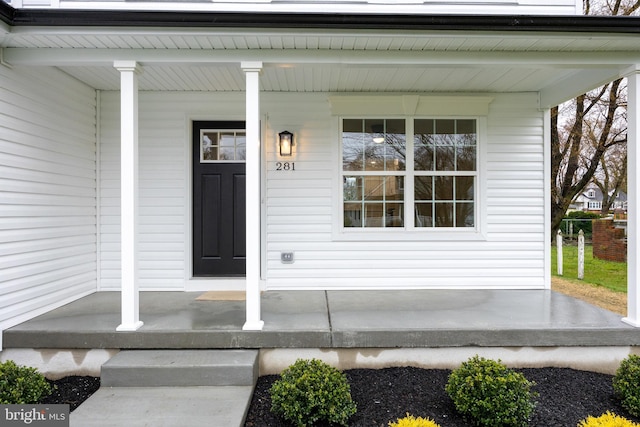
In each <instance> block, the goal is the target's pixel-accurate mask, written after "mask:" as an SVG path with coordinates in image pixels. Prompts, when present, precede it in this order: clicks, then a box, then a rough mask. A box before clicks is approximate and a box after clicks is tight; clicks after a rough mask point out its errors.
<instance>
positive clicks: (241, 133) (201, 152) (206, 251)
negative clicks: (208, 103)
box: [192, 121, 246, 277]
mask: <svg viewBox="0 0 640 427" xmlns="http://www.w3.org/2000/svg"><path fill="white" fill-rule="evenodd" d="M245 159H246V133H245V122H244V121H194V122H193V168H192V170H193V181H192V182H193V276H194V277H229V276H244V275H245V271H246V266H245V259H246V227H245V222H246V202H245V200H246V185H245Z"/></svg>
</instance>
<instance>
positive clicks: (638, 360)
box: [613, 354, 640, 417]
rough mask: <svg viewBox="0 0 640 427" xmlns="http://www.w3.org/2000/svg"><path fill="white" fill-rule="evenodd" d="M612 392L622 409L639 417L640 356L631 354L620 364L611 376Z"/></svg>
mask: <svg viewBox="0 0 640 427" xmlns="http://www.w3.org/2000/svg"><path fill="white" fill-rule="evenodd" d="M613 391H614V393H615V395H616V397H618V398H619V399H620V402H621V404H622V407H623V408H624V409H626V410H627V411H629V413H630V414H631V415H634V416H636V417H637V416H640V356H636V355H635V354H632V355H630V356H628V357H627V358H625V359H624V360H623V361H622V362H621V363H620V366H619V367H618V370H617V371H616V373H615V375H614V376H613Z"/></svg>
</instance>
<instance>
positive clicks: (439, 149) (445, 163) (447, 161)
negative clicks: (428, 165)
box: [436, 145, 456, 171]
mask: <svg viewBox="0 0 640 427" xmlns="http://www.w3.org/2000/svg"><path fill="white" fill-rule="evenodd" d="M455 159H456V149H455V147H454V146H447V145H445V146H442V145H439V146H436V170H439V171H452V170H455V169H454V167H455Z"/></svg>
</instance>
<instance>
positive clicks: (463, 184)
mask: <svg viewBox="0 0 640 427" xmlns="http://www.w3.org/2000/svg"><path fill="white" fill-rule="evenodd" d="M474 181H475V178H474V177H472V176H458V177H456V200H473V195H474V189H473V183H474Z"/></svg>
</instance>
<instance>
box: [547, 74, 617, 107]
mask: <svg viewBox="0 0 640 427" xmlns="http://www.w3.org/2000/svg"><path fill="white" fill-rule="evenodd" d="M625 68H626V67H625ZM621 70H622V68H602V69H588V70H582V71H579V72H576V73H572V74H571V75H570V76H569V77H568V78H566V79H562V80H559V81H557V82H554V83H553V84H551V85H549V86H547V87H545V88H544V89H542V90H541V91H540V108H551V107H555V106H556V105H560V104H562V103H563V102H565V101H568V100H570V99H573V98H575V97H576V96H578V95H582V94H583V93H586V92H588V91H590V90H592V89H595V88H597V87H599V86H602V85H605V84H607V83H610V82H612V81H613V80H615V79H617V78H619V77H620V76H621Z"/></svg>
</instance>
